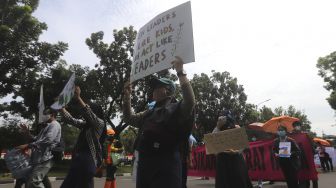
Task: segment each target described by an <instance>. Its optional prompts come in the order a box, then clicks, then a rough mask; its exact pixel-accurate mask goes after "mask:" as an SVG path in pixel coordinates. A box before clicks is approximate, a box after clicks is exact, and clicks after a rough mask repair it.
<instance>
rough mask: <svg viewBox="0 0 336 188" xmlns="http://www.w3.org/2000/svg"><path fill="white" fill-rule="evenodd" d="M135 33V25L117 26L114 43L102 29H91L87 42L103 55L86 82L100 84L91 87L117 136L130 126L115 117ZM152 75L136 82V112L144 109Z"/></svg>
mask: <svg viewBox="0 0 336 188" xmlns="http://www.w3.org/2000/svg"><path fill="white" fill-rule="evenodd" d="M136 33H137V32H136V31H135V30H134V29H133V26H130V27H128V28H126V27H125V28H123V29H122V30H119V31H117V30H114V31H113V36H114V41H112V42H111V44H106V43H104V42H103V38H104V33H103V32H102V31H100V32H96V33H92V34H91V37H90V38H88V39H86V44H87V45H88V46H89V48H90V49H91V50H92V51H93V53H95V54H96V56H97V57H98V58H99V59H100V62H99V63H97V64H96V65H95V67H96V69H95V70H94V71H92V72H90V73H89V75H88V77H87V79H86V80H87V84H89V85H95V86H98V87H97V88H96V90H91V92H94V93H92V94H91V96H93V97H91V99H93V100H95V101H97V102H98V103H99V104H100V105H102V106H103V107H104V110H105V117H106V120H107V123H108V124H109V125H110V126H111V127H112V128H113V129H114V130H115V131H116V135H117V136H118V135H119V134H120V133H121V131H122V130H123V129H125V128H126V127H127V126H128V125H127V124H125V123H124V122H123V121H120V123H119V124H118V125H115V124H114V123H113V122H112V119H114V118H118V117H120V114H121V108H122V95H123V87H124V83H125V82H126V81H128V80H129V75H130V71H131V64H132V60H131V59H132V56H133V46H134V41H135V37H136ZM165 73H166V72H165ZM151 78H152V76H148V77H146V78H143V79H140V80H138V81H136V82H135V83H134V84H133V85H134V87H133V93H132V104H135V105H134V106H133V108H134V110H135V111H136V112H139V111H141V110H144V108H145V106H146V104H147V102H148V98H149V97H150V93H149V91H150V90H149V87H148V85H149V80H150V79H151Z"/></svg>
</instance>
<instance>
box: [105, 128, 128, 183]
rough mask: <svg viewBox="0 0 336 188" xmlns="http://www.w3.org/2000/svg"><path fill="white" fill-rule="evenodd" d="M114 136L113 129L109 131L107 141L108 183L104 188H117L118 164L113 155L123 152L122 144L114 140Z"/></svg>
mask: <svg viewBox="0 0 336 188" xmlns="http://www.w3.org/2000/svg"><path fill="white" fill-rule="evenodd" d="M114 134H115V132H114V131H113V129H107V140H106V142H105V151H106V155H105V156H106V157H105V164H106V181H105V186H104V188H116V178H115V173H116V171H117V165H118V164H117V163H116V161H115V162H114V161H113V158H112V155H113V153H120V152H122V151H123V149H122V146H121V144H120V142H119V141H118V140H117V139H115V138H114Z"/></svg>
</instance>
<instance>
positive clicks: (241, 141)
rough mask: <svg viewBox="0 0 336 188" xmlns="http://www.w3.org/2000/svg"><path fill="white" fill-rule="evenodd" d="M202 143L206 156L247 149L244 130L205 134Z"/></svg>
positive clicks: (237, 129) (247, 143) (247, 144)
mask: <svg viewBox="0 0 336 188" xmlns="http://www.w3.org/2000/svg"><path fill="white" fill-rule="evenodd" d="M204 142H205V147H206V153H207V155H209V154H217V153H221V152H224V151H227V150H229V149H233V150H240V149H245V148H248V147H249V142H248V138H247V134H246V130H245V129H244V128H235V129H229V130H225V131H221V132H217V133H210V134H205V135H204Z"/></svg>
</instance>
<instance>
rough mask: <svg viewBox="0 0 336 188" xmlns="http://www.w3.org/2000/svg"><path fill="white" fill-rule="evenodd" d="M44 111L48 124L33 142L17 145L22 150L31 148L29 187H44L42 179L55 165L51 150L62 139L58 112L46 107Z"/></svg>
mask: <svg viewBox="0 0 336 188" xmlns="http://www.w3.org/2000/svg"><path fill="white" fill-rule="evenodd" d="M43 113H44V115H45V120H44V121H45V122H46V123H47V125H46V126H45V127H44V128H42V130H41V131H40V132H39V134H38V135H37V136H36V137H35V138H34V139H33V140H34V141H33V142H31V143H29V144H24V145H20V146H18V147H17V148H18V149H22V150H25V149H27V148H29V149H31V160H30V163H31V165H32V171H31V173H30V174H29V177H28V178H27V187H28V188H35V187H37V188H38V187H44V185H43V183H42V181H43V179H44V178H45V176H46V175H47V174H48V172H49V170H50V169H51V167H52V166H53V161H52V158H53V155H52V152H51V150H52V148H53V147H55V146H56V145H57V144H58V143H59V142H60V140H61V126H60V124H59V123H58V122H57V121H56V115H57V112H56V111H54V110H52V109H51V108H46V109H45V110H44V112H43Z"/></svg>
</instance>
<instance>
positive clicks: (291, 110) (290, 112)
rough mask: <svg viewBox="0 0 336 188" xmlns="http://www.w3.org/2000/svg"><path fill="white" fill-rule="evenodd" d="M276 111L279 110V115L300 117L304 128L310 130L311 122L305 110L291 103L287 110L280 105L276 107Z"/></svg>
mask: <svg viewBox="0 0 336 188" xmlns="http://www.w3.org/2000/svg"><path fill="white" fill-rule="evenodd" d="M277 109H278V110H277ZM275 111H278V113H276V115H277V116H281V115H286V116H290V117H296V118H298V119H300V122H301V123H302V130H303V131H308V132H310V129H311V126H310V125H311V122H310V121H309V120H308V117H307V115H306V114H305V113H304V112H303V111H301V110H297V109H296V108H295V107H294V106H292V105H290V106H289V107H288V108H287V109H286V110H284V109H283V108H282V107H278V108H276V109H275ZM279 112H281V113H279Z"/></svg>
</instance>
